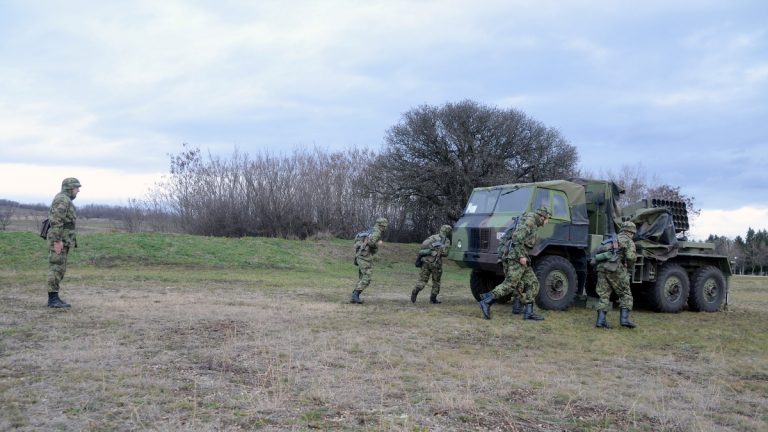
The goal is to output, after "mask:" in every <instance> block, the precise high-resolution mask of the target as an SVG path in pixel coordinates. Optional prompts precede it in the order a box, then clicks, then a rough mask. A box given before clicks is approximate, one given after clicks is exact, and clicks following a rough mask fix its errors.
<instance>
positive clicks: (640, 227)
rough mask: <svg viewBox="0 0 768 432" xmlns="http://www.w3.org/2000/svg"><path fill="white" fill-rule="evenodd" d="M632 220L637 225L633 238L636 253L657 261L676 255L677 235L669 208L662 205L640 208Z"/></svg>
mask: <svg viewBox="0 0 768 432" xmlns="http://www.w3.org/2000/svg"><path fill="white" fill-rule="evenodd" d="M632 222H634V223H635V225H637V234H635V238H634V240H635V245H637V252H638V254H642V256H644V257H649V258H655V259H657V260H659V261H666V260H668V259H670V258H673V257H674V256H676V255H677V250H678V245H677V237H675V227H674V225H673V224H672V214H671V213H670V212H669V210H667V209H666V208H663V207H659V208H649V209H642V210H640V211H638V212H637V213H636V214H635V215H634V217H633V218H632Z"/></svg>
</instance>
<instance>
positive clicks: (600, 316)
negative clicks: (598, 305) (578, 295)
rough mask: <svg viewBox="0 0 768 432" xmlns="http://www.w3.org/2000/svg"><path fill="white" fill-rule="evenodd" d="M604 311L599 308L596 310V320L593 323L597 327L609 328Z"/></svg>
mask: <svg viewBox="0 0 768 432" xmlns="http://www.w3.org/2000/svg"><path fill="white" fill-rule="evenodd" d="M605 315H606V314H605V311H604V310H599V309H598V311H597V322H596V323H595V327H597V328H606V329H609V328H611V326H609V325H608V322H607V321H606V320H605Z"/></svg>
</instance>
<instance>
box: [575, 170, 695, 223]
mask: <svg viewBox="0 0 768 432" xmlns="http://www.w3.org/2000/svg"><path fill="white" fill-rule="evenodd" d="M586 176H587V177H594V178H601V179H606V180H610V181H612V182H614V183H616V184H617V185H619V186H621V187H623V188H624V190H625V193H624V195H623V196H622V197H621V198H620V199H619V205H620V206H626V205H629V204H632V203H636V202H638V201H640V200H641V199H644V198H659V199H667V200H674V201H682V202H684V203H685V205H686V209H687V210H688V215H689V216H690V217H695V216H698V215H699V214H700V213H701V209H699V208H697V207H696V200H695V198H694V197H693V196H689V195H686V194H684V193H683V192H682V191H681V190H680V187H678V186H670V185H668V184H663V183H661V182H660V181H659V179H658V178H657V177H656V175H652V176H649V175H648V173H647V171H646V170H645V167H643V165H642V164H640V163H638V164H635V165H622V166H621V168H619V170H618V171H613V170H611V169H608V170H604V171H600V172H599V173H598V174H597V175H592V174H591V173H586Z"/></svg>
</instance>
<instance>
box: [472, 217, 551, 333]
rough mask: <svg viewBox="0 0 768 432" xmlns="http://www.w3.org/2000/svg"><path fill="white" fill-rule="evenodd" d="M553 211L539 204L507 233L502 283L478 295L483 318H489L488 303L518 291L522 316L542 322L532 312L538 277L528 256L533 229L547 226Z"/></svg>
mask: <svg viewBox="0 0 768 432" xmlns="http://www.w3.org/2000/svg"><path fill="white" fill-rule="evenodd" d="M551 215H552V213H551V212H550V211H549V209H548V208H547V207H541V208H539V209H538V210H536V212H535V213H533V214H530V213H525V214H523V215H522V216H521V217H520V222H519V223H518V224H517V227H516V228H515V230H514V231H513V232H512V234H511V235H510V236H509V240H508V243H509V245H508V246H507V247H506V250H508V251H509V252H507V253H506V254H505V256H504V257H503V259H504V260H507V264H506V265H505V266H504V269H505V271H504V282H502V283H501V284H500V285H498V286H497V287H496V288H494V289H493V291H490V292H487V293H485V294H483V295H482V296H481V298H480V302H479V303H480V310H482V311H483V316H484V317H485V319H491V304H493V301H494V300H496V299H497V298H501V297H504V296H506V295H508V294H509V293H511V292H512V290H516V291H517V295H518V296H519V298H520V301H521V302H522V303H523V305H524V307H523V319H524V320H533V321H541V320H543V319H544V318H543V317H541V316H539V315H536V314H535V313H534V312H533V301H534V300H535V299H536V295H537V294H538V293H539V280H538V279H537V278H536V274H535V273H534V272H533V269H532V268H531V258H530V256H529V255H528V253H529V252H530V250H531V249H533V247H534V246H535V245H536V241H537V240H538V239H537V237H536V228H538V227H541V226H544V225H546V224H547V223H548V222H549V217H550V216H551Z"/></svg>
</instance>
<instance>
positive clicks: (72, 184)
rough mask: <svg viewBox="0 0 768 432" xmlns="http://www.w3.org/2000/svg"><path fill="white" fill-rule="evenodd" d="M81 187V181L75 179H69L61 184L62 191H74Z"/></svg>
mask: <svg viewBox="0 0 768 432" xmlns="http://www.w3.org/2000/svg"><path fill="white" fill-rule="evenodd" d="M80 186H81V185H80V180H78V179H76V178H74V177H67V178H65V179H64V180H62V182H61V188H62V189H74V188H79V187H80Z"/></svg>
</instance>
